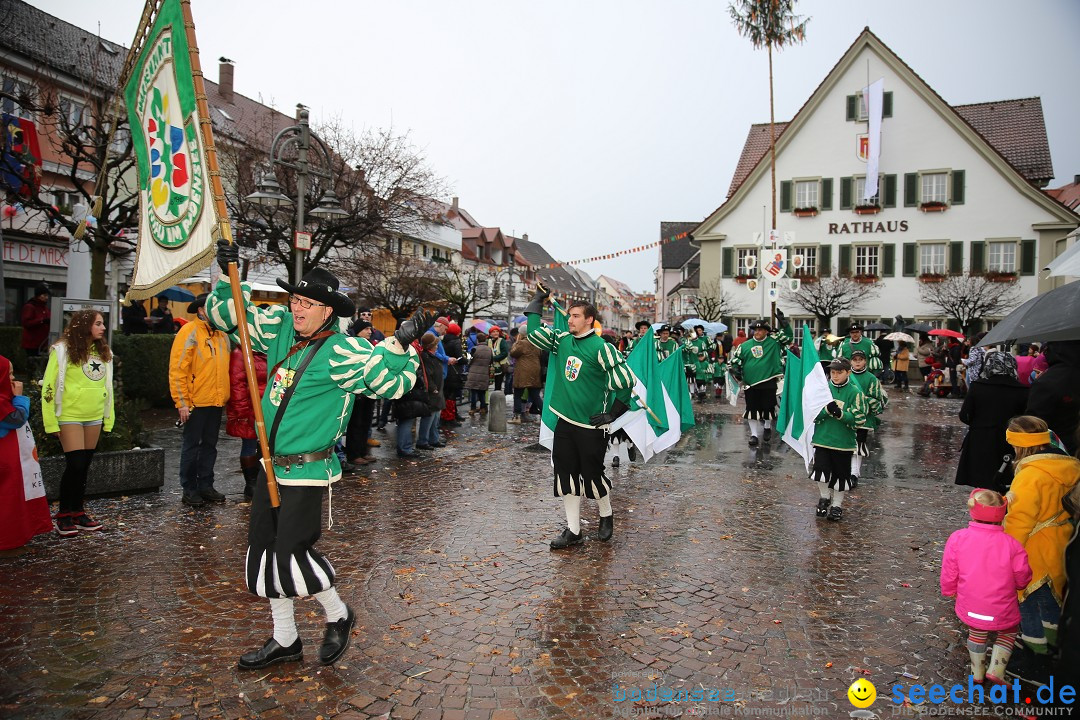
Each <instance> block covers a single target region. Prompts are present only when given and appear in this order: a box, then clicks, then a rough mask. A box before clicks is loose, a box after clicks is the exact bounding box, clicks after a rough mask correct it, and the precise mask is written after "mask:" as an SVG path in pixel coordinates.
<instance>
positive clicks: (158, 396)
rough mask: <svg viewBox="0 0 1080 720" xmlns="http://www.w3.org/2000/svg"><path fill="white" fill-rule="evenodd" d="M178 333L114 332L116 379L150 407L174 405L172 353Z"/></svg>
mask: <svg viewBox="0 0 1080 720" xmlns="http://www.w3.org/2000/svg"><path fill="white" fill-rule="evenodd" d="M174 337H176V336H175V335H119V334H117V335H113V343H112V351H113V353H115V354H116V358H117V363H116V380H117V383H118V385H119V386H120V388H121V390H122V392H123V394H124V395H126V396H127V397H128V398H131V399H134V400H139V401H141V402H143V403H145V404H146V405H148V406H151V407H164V408H167V407H173V401H172V396H171V395H170V394H169V352H170V351H171V350H172V341H173V338H174Z"/></svg>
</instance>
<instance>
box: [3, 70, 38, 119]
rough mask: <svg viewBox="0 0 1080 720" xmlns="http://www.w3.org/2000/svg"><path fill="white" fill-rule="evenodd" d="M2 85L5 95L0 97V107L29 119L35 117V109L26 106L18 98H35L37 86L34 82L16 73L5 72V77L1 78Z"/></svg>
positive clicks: (10, 113) (9, 113)
mask: <svg viewBox="0 0 1080 720" xmlns="http://www.w3.org/2000/svg"><path fill="white" fill-rule="evenodd" d="M0 87H2V88H3V90H4V97H3V98H0V109H2V110H3V111H4V112H5V113H7V114H8V115H14V116H16V117H20V118H25V119H27V120H33V119H34V113H33V111H31V110H29V109H28V108H24V107H23V106H22V105H20V104H19V101H18V100H17V99H16V98H21V97H26V98H31V99H33V98H35V97H37V88H36V87H35V85H34V84H33V83H32V82H30V81H29V80H24V79H23V78H20V77H15V76H14V75H7V74H5V75H4V76H3V78H0Z"/></svg>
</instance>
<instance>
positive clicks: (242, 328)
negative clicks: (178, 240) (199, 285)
mask: <svg viewBox="0 0 1080 720" xmlns="http://www.w3.org/2000/svg"><path fill="white" fill-rule="evenodd" d="M180 8H181V10H182V11H183V15H184V29H185V31H186V33H187V40H188V49H189V52H190V56H191V74H192V76H193V77H192V79H193V80H194V85H195V102H196V107H197V108H198V113H199V124H200V125H201V126H202V134H203V144H204V145H205V146H206V165H207V168H208V170H209V174H210V192H211V193H212V194H213V196H214V205H215V207H216V209H217V219H218V236H219V237H221V238H224V239H225V240H227V241H228V242H229V244H230V245H232V244H233V237H232V228H231V227H230V225H229V211H228V208H227V207H226V206H225V191H224V189H222V187H221V171H220V169H219V167H218V160H217V149H216V148H215V147H214V132H213V124H212V122H211V120H210V106H209V104H208V103H207V101H206V85H205V84H204V83H203V73H202V66H201V65H200V64H199V46H198V44H197V43H196V41H195V22H194V21H193V20H192V18H191V0H180ZM229 284H230V285H231V286H232V300H233V308H234V311H235V313H236V319H237V323H236V329H237V334H238V335H239V336H240V353H241V355H242V357H243V358H244V374H245V375H246V376H247V385H248V394H249V395H250V396H251V407H252V408H253V409H254V410H255V432H256V434H257V435H258V437H259V449H260V450H261V453H262V465H263V470H265V471H266V485H267V489H268V490H269V491H270V506H271V507H275V508H276V507H278V506H279V505H280V504H281V500H280V498H279V496H278V487H277V478H276V477H274V463H273V462H272V461H271V459H270V446H269V444H268V443H267V439H266V423H265V422H264V420H263V411H262V398H261V396H260V395H259V383H258V380H257V379H256V375H255V361H254V359H253V358H252V355H251V337H250V336H249V335H248V325H247V310H246V307H245V305H244V295H243V292H242V290H241V287H240V273H239V272H238V271H237V268H236V263H229Z"/></svg>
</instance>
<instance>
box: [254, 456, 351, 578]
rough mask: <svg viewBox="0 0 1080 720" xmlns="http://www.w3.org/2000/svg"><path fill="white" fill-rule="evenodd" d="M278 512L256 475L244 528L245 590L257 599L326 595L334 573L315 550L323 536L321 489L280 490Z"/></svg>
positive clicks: (263, 478) (262, 480) (291, 487)
mask: <svg viewBox="0 0 1080 720" xmlns="http://www.w3.org/2000/svg"><path fill="white" fill-rule="evenodd" d="M278 491H279V494H280V496H281V507H279V508H278V509H277V510H274V509H273V508H271V507H270V493H269V491H268V490H267V488H266V474H265V473H264V472H263V471H262V470H261V469H260V470H259V481H258V482H257V483H256V484H255V496H254V497H253V498H252V500H251V518H250V520H249V524H248V549H247V560H246V573H245V577H246V580H247V586H248V590H249V591H250V592H252V593H254V594H256V595H258V596H259V597H265V598H283V597H304V596H307V595H314V594H315V593H318V592H322V591H323V590H329V589H330V588H331V587H333V585H334V568H333V566H332V565H331V564H330V561H329V560H327V559H326V558H324V557H323V556H322V555H321V554H319V551H318V550H316V549H315V542H316V541H317V540H318V539H319V535H320V534H322V500H323V495H325V494H326V488H325V487H319V486H297V485H279V486H278Z"/></svg>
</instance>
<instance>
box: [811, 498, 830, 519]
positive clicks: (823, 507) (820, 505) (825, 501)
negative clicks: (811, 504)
mask: <svg viewBox="0 0 1080 720" xmlns="http://www.w3.org/2000/svg"><path fill="white" fill-rule="evenodd" d="M814 512H815V513H816V514H817V516H818V517H825V516H826V515H828V514H829V498H819V499H818V501H817V510H815V511H814Z"/></svg>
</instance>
